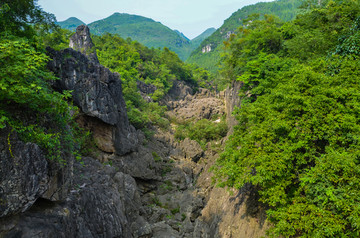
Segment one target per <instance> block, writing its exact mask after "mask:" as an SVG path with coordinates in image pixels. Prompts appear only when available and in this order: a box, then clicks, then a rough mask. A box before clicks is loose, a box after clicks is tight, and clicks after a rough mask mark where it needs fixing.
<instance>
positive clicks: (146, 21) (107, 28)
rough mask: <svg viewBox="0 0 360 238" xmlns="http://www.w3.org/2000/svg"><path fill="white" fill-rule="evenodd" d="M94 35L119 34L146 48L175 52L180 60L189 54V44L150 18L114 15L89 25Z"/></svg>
mask: <svg viewBox="0 0 360 238" xmlns="http://www.w3.org/2000/svg"><path fill="white" fill-rule="evenodd" d="M89 28H90V29H91V32H93V34H96V35H102V34H104V33H107V32H108V33H111V34H119V35H120V36H121V37H122V38H125V39H126V38H128V37H130V38H131V39H133V40H136V41H139V42H140V43H142V44H144V45H145V46H147V47H150V48H151V47H154V48H164V47H167V48H169V49H170V50H171V51H174V52H176V53H177V54H178V55H179V57H180V58H181V59H182V60H185V59H186V58H187V57H188V55H189V54H190V49H189V46H190V42H189V39H187V38H185V37H184V36H182V35H181V34H179V33H177V32H176V31H173V30H171V29H170V28H168V27H166V26H164V25H163V24H161V23H160V22H156V21H154V20H152V19H150V18H146V17H142V16H137V15H130V14H124V13H114V14H113V15H111V16H110V17H108V18H105V19H102V20H99V21H95V22H93V23H91V24H89Z"/></svg>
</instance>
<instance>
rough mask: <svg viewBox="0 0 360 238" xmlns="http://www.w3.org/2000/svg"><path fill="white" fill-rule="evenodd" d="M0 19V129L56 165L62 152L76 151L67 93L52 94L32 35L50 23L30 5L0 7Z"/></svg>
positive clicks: (23, 0) (24, 1) (21, 0)
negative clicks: (35, 147) (44, 153)
mask: <svg viewBox="0 0 360 238" xmlns="http://www.w3.org/2000/svg"><path fill="white" fill-rule="evenodd" d="M0 14H1V17H0V29H1V30H0V32H1V33H0V129H3V128H5V127H9V128H11V129H10V131H11V132H10V133H12V132H13V131H15V132H17V133H18V134H19V136H20V137H21V138H22V139H23V140H25V141H32V142H35V143H37V144H39V145H40V146H41V147H42V148H43V149H45V150H46V151H47V152H48V155H49V158H51V159H57V160H61V158H62V153H75V151H76V148H75V147H76V144H77V143H76V139H75V138H74V137H75V134H76V125H75V124H74V122H73V120H72V113H71V110H73V111H74V112H75V108H73V107H72V106H71V105H69V103H68V102H67V99H68V98H69V97H70V93H69V92H66V91H65V92H63V93H58V92H54V91H53V90H52V89H51V86H50V85H51V81H53V80H55V78H54V76H53V75H52V73H50V72H49V71H48V70H47V69H46V63H47V61H48V57H47V56H46V55H45V54H44V53H43V48H41V45H42V44H40V43H39V42H38V41H37V39H38V35H36V29H40V28H41V29H43V30H44V29H45V28H49V27H51V26H53V25H54V24H53V20H54V19H53V17H52V16H51V15H49V14H46V13H44V12H42V10H41V9H40V7H39V6H38V5H37V4H36V1H33V0H18V1H5V2H2V3H1V5H0ZM9 143H11V142H10V141H9Z"/></svg>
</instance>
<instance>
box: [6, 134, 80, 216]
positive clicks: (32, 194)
mask: <svg viewBox="0 0 360 238" xmlns="http://www.w3.org/2000/svg"><path fill="white" fill-rule="evenodd" d="M72 161H73V158H72V156H68V158H66V163H67V164H66V165H65V164H61V165H60V164H59V163H58V162H56V161H49V160H47V159H46V157H45V155H44V153H43V151H42V150H41V149H40V147H39V146H38V145H36V144H34V143H24V142H22V141H20V140H19V139H18V138H17V134H16V133H15V132H11V130H8V129H2V130H0V217H4V216H9V215H12V214H16V213H19V212H24V211H26V210H28V209H29V208H30V207H31V206H32V205H33V204H34V202H35V201H36V200H37V199H38V198H46V199H49V200H52V201H60V200H63V199H65V197H66V196H67V194H68V187H69V186H70V185H71V179H72V163H73V162H72Z"/></svg>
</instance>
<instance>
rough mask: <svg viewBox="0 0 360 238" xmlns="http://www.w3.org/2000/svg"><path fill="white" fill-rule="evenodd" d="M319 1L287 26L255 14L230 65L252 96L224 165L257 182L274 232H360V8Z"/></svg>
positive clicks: (225, 182) (235, 43)
mask: <svg viewBox="0 0 360 238" xmlns="http://www.w3.org/2000/svg"><path fill="white" fill-rule="evenodd" d="M308 6H310V7H311V5H310V4H309V5H308ZM314 6H315V7H312V8H311V9H310V10H309V11H308V12H306V13H304V14H301V15H299V16H298V17H297V18H296V19H295V20H293V21H290V22H286V23H284V22H282V21H280V20H278V19H277V18H275V17H272V16H265V18H264V19H262V20H261V19H259V18H256V17H252V19H250V20H251V21H247V24H248V25H246V27H242V28H240V29H239V32H238V34H236V35H235V36H233V37H231V38H230V41H229V42H228V44H227V48H226V49H227V54H226V57H225V58H224V59H225V68H224V72H225V73H226V75H227V76H228V77H230V78H231V79H232V80H241V81H243V82H244V87H243V88H242V90H241V92H240V93H241V94H240V95H241V96H242V97H243V101H242V106H241V108H240V109H238V110H236V112H235V115H236V117H237V119H238V120H239V125H238V126H237V127H236V128H235V130H234V134H233V136H232V137H231V138H230V140H229V143H228V145H227V148H226V150H225V152H224V153H223V154H222V156H221V157H220V159H219V160H218V161H217V166H216V167H215V172H216V177H217V179H218V182H219V184H220V185H221V186H230V187H235V188H240V187H242V186H243V185H244V184H245V183H251V184H253V185H255V186H256V187H257V189H258V191H259V195H260V197H261V201H262V202H263V203H265V204H266V205H267V206H268V207H269V209H268V219H269V221H271V222H272V223H273V224H274V226H273V228H271V229H270V232H269V234H270V235H271V236H274V237H278V236H279V235H282V236H284V237H359V235H360V225H359V224H360V210H359V202H360V201H359V200H360V162H359V161H360V153H359V151H360V143H359V135H360V125H359V121H360V93H359V92H360V84H359V76H360V75H359V72H360V64H359V57H360V44H359V42H360V34H359V29H360V5H359V2H358V1H353V0H344V1H321V5H314ZM245 22H246V21H245Z"/></svg>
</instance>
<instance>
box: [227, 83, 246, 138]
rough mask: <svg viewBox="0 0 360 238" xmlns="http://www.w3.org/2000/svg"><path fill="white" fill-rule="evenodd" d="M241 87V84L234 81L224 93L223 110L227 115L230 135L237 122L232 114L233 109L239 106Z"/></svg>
mask: <svg viewBox="0 0 360 238" xmlns="http://www.w3.org/2000/svg"><path fill="white" fill-rule="evenodd" d="M241 87H242V82H240V81H234V82H233V83H232V85H231V87H229V88H227V89H226V91H225V100H224V101H225V110H226V115H227V119H226V120H227V123H228V127H229V134H230V133H232V131H233V128H234V126H235V125H236V124H237V121H236V119H235V117H234V116H232V114H231V113H232V112H233V111H234V108H235V107H240V106H241V99H240V97H239V91H240V88H241Z"/></svg>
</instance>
